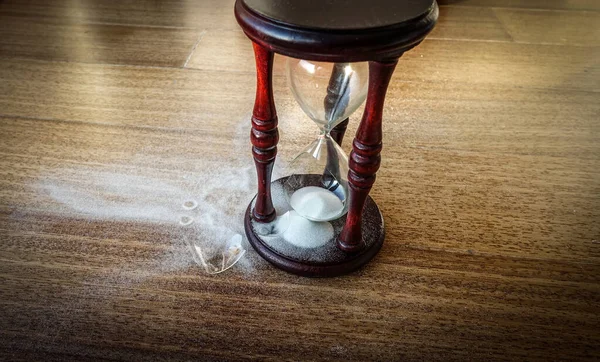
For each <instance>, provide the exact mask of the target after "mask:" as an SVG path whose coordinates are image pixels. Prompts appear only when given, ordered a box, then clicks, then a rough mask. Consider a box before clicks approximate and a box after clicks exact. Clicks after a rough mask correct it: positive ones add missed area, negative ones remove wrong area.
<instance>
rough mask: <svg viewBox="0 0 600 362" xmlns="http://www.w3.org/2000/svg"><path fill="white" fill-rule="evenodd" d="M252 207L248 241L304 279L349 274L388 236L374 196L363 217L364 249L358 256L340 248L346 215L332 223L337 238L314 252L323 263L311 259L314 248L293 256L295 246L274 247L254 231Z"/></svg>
mask: <svg viewBox="0 0 600 362" xmlns="http://www.w3.org/2000/svg"><path fill="white" fill-rule="evenodd" d="M286 179H287V177H284V178H281V179H279V180H276V181H273V184H275V183H279V184H283V183H285V180H286ZM273 187H275V186H273ZM253 204H254V200H253V201H252V202H250V205H248V209H247V210H246V214H245V217H244V227H245V230H246V236H247V237H248V241H249V242H250V244H251V245H252V247H253V248H254V249H255V250H256V251H257V252H258V254H259V255H260V256H262V257H263V258H264V259H265V260H267V261H268V262H270V263H271V264H273V265H275V266H276V267H278V268H280V269H283V270H285V271H287V272H290V273H293V274H297V275H301V276H305V277H335V276H340V275H343V274H348V273H351V272H353V271H355V270H357V269H359V268H360V267H362V266H363V265H365V264H367V263H368V262H369V261H370V260H371V259H373V257H374V256H375V255H376V254H377V252H379V250H380V249H381V247H382V245H383V239H384V237H385V233H384V227H383V216H382V215H381V212H380V211H379V208H378V207H377V205H376V204H375V201H373V199H372V198H371V197H368V198H367V201H366V202H365V208H364V213H363V218H362V223H363V230H364V232H363V243H364V245H365V247H364V248H362V250H360V251H359V252H357V253H346V252H344V251H341V250H339V249H338V248H337V246H336V240H337V238H338V236H339V233H340V232H341V229H342V227H343V225H344V224H345V222H346V216H343V217H341V218H340V219H338V220H335V221H332V222H331V224H332V225H333V226H334V230H335V232H334V237H333V238H332V239H331V240H330V241H329V242H328V243H327V245H325V246H323V247H321V248H319V250H316V249H315V250H314V253H319V255H320V260H315V258H312V257H311V256H310V255H311V253H312V252H313V250H312V249H300V248H297V249H298V250H299V251H300V252H299V253H294V247H293V246H291V247H289V246H288V247H286V248H283V249H280V250H276V248H275V247H273V245H269V242H268V241H266V240H265V238H264V237H261V236H260V235H258V234H257V233H256V232H255V231H254V228H253V223H256V221H253V220H252V207H253Z"/></svg>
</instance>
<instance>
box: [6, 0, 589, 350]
mask: <svg viewBox="0 0 600 362" xmlns="http://www.w3.org/2000/svg"><path fill="white" fill-rule="evenodd" d="M232 5H233V3H232V1H229V0H227V1H222V0H204V1H184V0H181V1H175V0H173V1H162V2H158V1H153V0H141V1H136V2H116V1H109V0H101V1H95V2H90V1H84V0H75V1H69V2H64V1H58V0H53V1H49V0H27V1H21V0H3V1H0V128H1V130H0V154H1V157H0V163H1V165H2V166H1V167H0V175H1V176H0V185H1V186H0V260H1V262H0V280H1V284H0V360H11V361H12V360H44V361H52V360H61V361H62V360H77V361H84V360H90V361H98V360H101V359H114V360H238V359H250V358H252V359H258V360H276V361H280V360H326V359H330V360H344V361H347V360H360V361H364V360H381V361H406V360H443V361H447V360H504V359H512V360H541V361H547V360H597V359H598V358H600V349H599V347H598V346H599V345H600V335H599V333H600V332H599V329H600V317H599V312H600V307H599V303H600V287H599V282H600V267H599V264H600V120H599V118H600V117H599V116H600V94H599V92H600V66H599V63H600V61H599V59H600V3H598V2H597V1H595V0H575V1H569V2H565V1H558V0H556V1H545V0H544V1H541V0H531V1H528V2H518V1H510V0H488V1H485V0H464V1H460V0H453V1H450V0H447V1H440V19H439V24H438V26H437V28H436V29H435V30H434V32H433V33H432V34H431V35H430V36H429V37H428V38H427V39H426V40H425V41H424V42H423V44H422V45H421V46H420V47H419V48H417V49H415V50H413V51H411V52H409V53H407V54H405V56H404V57H403V58H402V59H401V60H400V62H399V64H398V67H397V70H396V73H395V75H394V78H395V79H394V80H393V81H392V85H391V86H390V90H389V91H388V98H387V101H386V113H385V115H384V118H385V122H384V149H383V154H382V155H383V160H384V162H383V164H382V168H381V169H380V171H379V173H378V176H377V177H378V180H377V183H376V184H375V186H374V188H373V190H372V191H371V195H372V196H373V198H374V199H375V200H376V201H377V203H378V204H379V206H380V207H381V210H382V212H383V215H384V218H385V223H386V226H387V236H386V240H385V243H384V246H383V249H382V251H381V253H380V254H379V255H378V256H377V257H376V258H375V259H374V260H373V262H372V263H370V264H369V265H368V266H366V267H365V268H364V269H362V270H360V271H359V272H357V273H354V274H352V275H349V276H346V277H340V278H335V279H306V278H300V277H296V276H292V275H288V274H286V273H283V272H281V271H279V270H276V269H274V268H273V267H271V266H270V265H268V264H267V263H266V262H264V261H262V260H261V259H260V258H258V257H257V256H256V254H255V253H254V252H253V251H252V250H249V251H248V253H247V255H246V256H245V257H244V259H243V261H242V262H241V263H240V264H238V265H236V266H234V268H232V269H231V270H229V271H227V272H225V273H223V274H218V275H209V274H206V273H205V272H204V271H203V269H202V268H200V267H199V266H197V265H196V264H195V263H194V262H193V261H192V258H191V256H190V254H189V251H188V249H187V245H185V238H186V237H197V236H198V235H195V234H194V233H187V234H186V233H185V232H182V231H181V230H183V229H182V228H181V226H179V225H178V224H177V223H176V222H170V221H174V220H170V219H169V220H166V219H165V218H167V219H168V217H170V216H171V215H172V216H173V217H174V218H176V217H177V213H173V214H171V213H170V210H171V209H169V207H171V205H172V204H174V203H176V202H180V201H181V200H180V199H177V198H178V197H180V198H182V199H185V198H186V197H195V198H196V199H197V200H198V201H199V202H212V203H214V204H216V205H218V204H219V202H222V201H223V200H225V201H226V202H225V204H224V205H225V207H227V205H229V206H232V205H233V206H240V207H242V208H243V207H244V206H245V203H240V205H235V202H233V200H229V199H227V196H229V195H226V194H223V193H219V192H218V191H219V190H218V187H217V188H215V185H212V184H211V185H208V186H210V187H208V186H207V184H205V183H203V180H204V179H205V178H207V177H208V176H210V175H211V174H212V173H215V172H220V171H223V170H227V169H229V170H230V171H231V170H232V169H233V170H234V169H236V167H233V166H235V165H238V164H245V163H244V162H246V161H247V160H250V155H249V152H248V149H249V147H248V144H247V143H243V144H237V143H236V142H237V140H239V139H244V140H245V142H247V131H248V129H249V116H250V115H249V112H248V110H249V109H251V107H252V104H253V97H254V94H253V93H254V92H253V91H252V90H253V88H254V85H255V78H254V64H253V61H254V60H253V57H252V49H251V46H250V43H249V42H248V41H247V39H246V38H245V37H244V35H243V34H242V32H241V31H240V30H239V29H238V27H237V24H236V22H235V19H234V17H233V13H232ZM282 64H283V63H282V59H281V58H278V59H277V60H276V64H275V82H274V83H275V84H274V85H275V94H276V95H277V97H276V98H277V99H276V103H277V107H278V111H279V112H278V113H279V116H280V131H281V138H282V141H281V145H282V146H283V145H285V146H286V147H281V148H280V156H279V159H280V160H289V159H290V157H291V156H292V155H294V154H295V153H296V152H297V151H298V150H299V149H300V147H302V146H303V145H304V144H305V143H307V142H308V141H309V140H310V139H311V137H312V132H314V130H313V127H314V126H313V125H312V124H311V122H309V121H307V120H305V119H304V118H303V117H304V116H303V113H302V111H301V110H300V109H299V107H298V106H297V105H296V104H295V103H294V101H293V99H292V96H291V95H290V93H289V92H288V91H287V89H286V84H285V79H284V77H283V71H282ZM357 114H360V111H359V112H358V113H357ZM357 124H358V122H357V119H356V118H355V119H352V120H351V122H350V126H349V129H348V133H347V134H348V135H352V134H353V133H354V132H355V131H356V127H357ZM348 146H349V144H345V148H346V150H347V151H348ZM244 157H246V159H244ZM207 166H210V167H208V171H206V169H207ZM248 166H249V167H250V168H249V169H243V170H242V171H244V172H246V171H248V172H252V169H251V167H252V164H251V162H248ZM228 167H229V168H228ZM250 175H251V174H250ZM211 187H212V188H211ZM207 188H208V190H209V191H210V193H208V194H207ZM215 194H216V195H218V196H220V197H221V198H220V199H219V198H216V197H215V196H214V195H215ZM211 195H212V196H211ZM248 196H249V197H251V196H252V195H248ZM219 200H221V201H219ZM227 201H232V202H228V203H227ZM123 205H128V206H129V208H123V207H122V206H123ZM165 210H166V211H165ZM200 217H202V215H200ZM175 221H176V220H175ZM239 223H240V226H241V223H242V220H241V219H239ZM187 230H191V229H187Z"/></svg>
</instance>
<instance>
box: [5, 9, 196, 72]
mask: <svg viewBox="0 0 600 362" xmlns="http://www.w3.org/2000/svg"><path fill="white" fill-rule="evenodd" d="M1 19H2V21H1V22H0V33H1V34H2V37H1V38H0V57H3V58H26V59H43V60H51V61H68V62H85V63H109V64H132V65H152V66H171V67H178V66H179V67H180V66H183V64H184V63H185V61H186V59H187V57H188V55H189V54H190V52H191V50H192V48H193V46H194V45H195V44H196V42H197V40H198V36H199V34H198V33H197V32H196V31H195V30H193V29H181V28H168V29H165V28H154V27H145V26H128V25H107V24H89V23H87V24H64V23H60V22H57V21H55V20H53V19H40V18H31V17H16V16H1Z"/></svg>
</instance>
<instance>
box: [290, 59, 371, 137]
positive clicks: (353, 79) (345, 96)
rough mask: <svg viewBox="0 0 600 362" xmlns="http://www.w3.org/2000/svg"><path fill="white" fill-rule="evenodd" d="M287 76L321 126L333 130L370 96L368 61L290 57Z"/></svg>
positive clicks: (294, 90)
mask: <svg viewBox="0 0 600 362" xmlns="http://www.w3.org/2000/svg"><path fill="white" fill-rule="evenodd" d="M286 71H287V76H288V77H287V78H288V81H289V86H290V89H291V90H292V93H293V94H294V98H296V101H297V102H298V104H299V105H300V107H301V108H302V110H303V111H304V113H306V115H308V116H309V117H310V118H311V119H312V120H313V121H314V122H315V123H317V124H318V125H319V127H321V128H323V129H324V130H326V131H329V130H331V129H332V128H333V127H335V126H336V125H337V124H338V123H340V122H341V121H343V120H344V119H346V118H348V117H349V116H350V115H351V114H352V113H354V111H356V109H357V108H358V107H360V105H361V104H362V103H363V102H364V100H365V98H366V97H367V85H368V81H369V68H368V64H367V63H365V62H363V63H326V62H313V61H308V60H303V59H294V58H288V60H287V63H286Z"/></svg>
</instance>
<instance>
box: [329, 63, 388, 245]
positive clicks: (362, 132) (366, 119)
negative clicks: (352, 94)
mask: <svg viewBox="0 0 600 362" xmlns="http://www.w3.org/2000/svg"><path fill="white" fill-rule="evenodd" d="M397 63H398V59H396V60H394V61H391V62H375V61H372V62H369V93H368V96H367V103H366V105H365V111H364V113H363V117H362V120H361V121H360V125H359V127H358V130H357V131H356V137H355V138H354V142H353V143H352V152H351V153H350V159H349V162H348V166H349V171H348V189H349V193H350V195H349V197H350V199H349V202H350V204H349V207H348V215H347V217H346V224H345V225H344V229H343V230H342V232H341V233H340V236H339V238H338V242H337V245H338V248H340V249H341V250H343V251H346V252H350V253H352V252H357V251H360V250H361V249H362V248H363V247H364V243H363V240H362V230H361V226H362V211H363V207H364V205H365V200H366V198H367V195H369V191H371V187H372V186H373V183H374V182H375V174H376V172H377V170H378V169H379V165H380V163H381V156H380V152H381V148H382V142H381V141H382V134H383V132H382V129H381V118H382V113H383V104H384V101H385V93H386V91H387V87H388V84H389V82H390V79H391V77H392V74H393V73H394V69H395V67H396V64H397Z"/></svg>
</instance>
